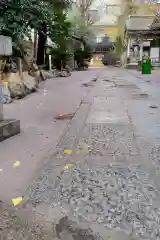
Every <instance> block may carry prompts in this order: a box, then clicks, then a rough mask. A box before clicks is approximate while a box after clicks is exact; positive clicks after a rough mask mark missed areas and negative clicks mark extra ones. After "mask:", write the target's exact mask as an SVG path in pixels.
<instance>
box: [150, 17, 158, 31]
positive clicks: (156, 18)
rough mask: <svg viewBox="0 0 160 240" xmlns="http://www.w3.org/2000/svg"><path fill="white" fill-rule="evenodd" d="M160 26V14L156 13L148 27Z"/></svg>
mask: <svg viewBox="0 0 160 240" xmlns="http://www.w3.org/2000/svg"><path fill="white" fill-rule="evenodd" d="M158 28H160V14H157V15H156V17H155V18H154V21H153V22H152V24H151V26H150V29H152V30H153V29H158Z"/></svg>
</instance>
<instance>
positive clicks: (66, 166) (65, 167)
mask: <svg viewBox="0 0 160 240" xmlns="http://www.w3.org/2000/svg"><path fill="white" fill-rule="evenodd" d="M72 166H73V164H71V163H69V164H66V165H65V166H64V169H69V168H70V167H72Z"/></svg>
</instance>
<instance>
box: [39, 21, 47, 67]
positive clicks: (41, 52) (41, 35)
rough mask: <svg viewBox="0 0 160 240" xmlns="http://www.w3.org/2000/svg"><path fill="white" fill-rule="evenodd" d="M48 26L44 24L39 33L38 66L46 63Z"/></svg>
mask: <svg viewBox="0 0 160 240" xmlns="http://www.w3.org/2000/svg"><path fill="white" fill-rule="evenodd" d="M46 33H47V26H46V24H45V23H43V24H42V28H41V29H40V30H39V31H38V50H37V65H43V64H44V63H45V44H46V40H47V36H46Z"/></svg>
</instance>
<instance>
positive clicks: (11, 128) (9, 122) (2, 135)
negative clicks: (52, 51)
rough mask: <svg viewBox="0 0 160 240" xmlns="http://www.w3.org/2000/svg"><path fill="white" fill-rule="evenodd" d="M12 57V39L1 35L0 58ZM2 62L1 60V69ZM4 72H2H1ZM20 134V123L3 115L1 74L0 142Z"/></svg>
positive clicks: (0, 82)
mask: <svg viewBox="0 0 160 240" xmlns="http://www.w3.org/2000/svg"><path fill="white" fill-rule="evenodd" d="M11 55H12V39H11V38H9V37H6V36H1V35H0V56H1V57H3V56H11ZM1 64H2V60H1V59H0V69H1ZM1 71H2V70H1ZM19 132H20V121H19V120H15V119H4V115H3V81H2V72H1V73H0V142H1V141H3V140H5V139H6V138H9V137H11V136H13V135H16V134H18V133H19Z"/></svg>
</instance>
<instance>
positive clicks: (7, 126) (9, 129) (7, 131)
mask: <svg viewBox="0 0 160 240" xmlns="http://www.w3.org/2000/svg"><path fill="white" fill-rule="evenodd" d="M19 133H20V121H19V120H15V119H5V120H3V121H0V142H2V141H4V140H5V139H7V138H9V137H12V136H14V135H17V134H19Z"/></svg>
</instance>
